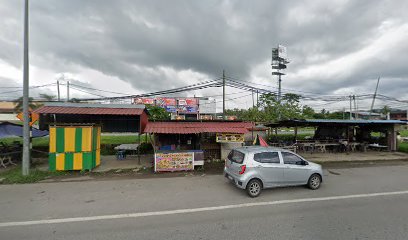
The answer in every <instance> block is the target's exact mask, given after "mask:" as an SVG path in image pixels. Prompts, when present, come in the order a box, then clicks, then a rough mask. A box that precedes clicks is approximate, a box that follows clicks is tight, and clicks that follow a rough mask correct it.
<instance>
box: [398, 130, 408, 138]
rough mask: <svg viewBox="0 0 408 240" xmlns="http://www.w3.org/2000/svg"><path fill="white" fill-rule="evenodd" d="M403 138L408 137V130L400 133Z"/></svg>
mask: <svg viewBox="0 0 408 240" xmlns="http://www.w3.org/2000/svg"><path fill="white" fill-rule="evenodd" d="M400 134H401V137H408V130H402V131H400Z"/></svg>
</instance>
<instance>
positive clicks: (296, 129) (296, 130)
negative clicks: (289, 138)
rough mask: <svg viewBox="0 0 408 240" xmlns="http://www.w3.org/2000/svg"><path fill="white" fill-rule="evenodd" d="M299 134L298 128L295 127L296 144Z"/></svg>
mask: <svg viewBox="0 0 408 240" xmlns="http://www.w3.org/2000/svg"><path fill="white" fill-rule="evenodd" d="M297 132H298V127H297V126H295V143H296V142H297Z"/></svg>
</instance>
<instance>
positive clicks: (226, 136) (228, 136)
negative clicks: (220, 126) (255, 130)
mask: <svg viewBox="0 0 408 240" xmlns="http://www.w3.org/2000/svg"><path fill="white" fill-rule="evenodd" d="M216 142H219V143H233V142H235V143H236V142H244V134H233V133H217V139H216Z"/></svg>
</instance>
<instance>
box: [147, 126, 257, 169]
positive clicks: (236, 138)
mask: <svg viewBox="0 0 408 240" xmlns="http://www.w3.org/2000/svg"><path fill="white" fill-rule="evenodd" d="M250 127H252V123H248V122H237V121H167V122H149V123H148V124H147V125H146V128H145V132H146V133H149V134H151V138H150V139H151V141H152V145H153V146H154V149H155V157H154V166H155V172H163V171H172V172H173V171H187V170H194V167H195V166H203V165H204V160H210V161H211V160H214V159H223V158H224V157H225V156H226V154H228V153H229V151H230V149H232V148H234V147H237V146H242V145H243V142H244V134H245V133H246V132H248V128H250ZM152 134H153V135H152Z"/></svg>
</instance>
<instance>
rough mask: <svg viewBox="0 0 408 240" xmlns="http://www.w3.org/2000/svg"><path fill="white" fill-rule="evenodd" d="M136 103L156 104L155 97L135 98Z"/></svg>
mask: <svg viewBox="0 0 408 240" xmlns="http://www.w3.org/2000/svg"><path fill="white" fill-rule="evenodd" d="M133 102H134V103H135V104H148V105H154V98H135V99H134V100H133Z"/></svg>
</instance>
